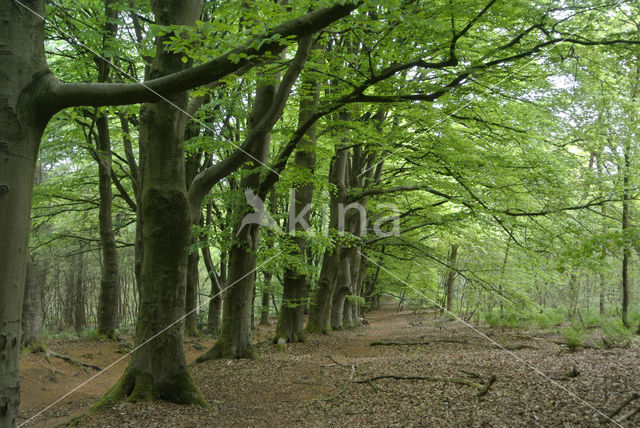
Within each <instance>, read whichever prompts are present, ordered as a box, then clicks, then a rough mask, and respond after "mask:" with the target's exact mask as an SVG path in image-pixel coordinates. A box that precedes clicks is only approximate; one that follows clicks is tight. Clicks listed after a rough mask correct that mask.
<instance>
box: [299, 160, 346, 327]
mask: <svg viewBox="0 0 640 428" xmlns="http://www.w3.org/2000/svg"><path fill="white" fill-rule="evenodd" d="M348 155H349V152H348V150H347V149H344V148H336V154H335V156H334V158H333V159H332V162H331V168H330V171H329V182H330V183H331V184H334V185H335V186H336V187H337V188H338V194H337V195H335V194H333V193H332V194H331V200H330V206H329V208H330V213H329V231H330V234H332V233H335V232H336V230H337V229H338V223H339V215H340V214H339V210H338V206H339V204H340V203H341V202H342V201H344V197H345V180H346V174H347V161H348V158H349V156H348ZM340 258H341V246H340V244H339V243H336V245H335V247H334V248H329V249H327V250H326V251H325V253H324V257H323V259H322V268H321V270H320V278H319V279H318V287H317V289H316V293H315V297H314V299H313V301H312V303H311V310H310V311H309V321H308V322H307V332H309V333H321V334H326V333H328V331H329V329H330V328H331V327H332V325H333V324H332V323H331V314H332V310H333V309H332V306H333V301H334V292H335V287H336V281H337V276H338V271H339V270H340V264H341V261H340ZM341 307H342V306H341ZM341 326H342V323H340V327H341Z"/></svg>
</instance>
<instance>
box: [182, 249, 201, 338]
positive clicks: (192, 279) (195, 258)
mask: <svg viewBox="0 0 640 428" xmlns="http://www.w3.org/2000/svg"><path fill="white" fill-rule="evenodd" d="M193 241H195V239H193V240H192V243H193ZM199 263H200V257H199V253H198V250H197V249H195V250H193V251H192V252H191V253H190V254H189V260H188V266H187V294H186V302H185V311H186V314H187V315H186V318H185V319H184V334H185V335H186V336H190V337H199V336H200V332H199V331H198V311H197V309H196V308H197V307H198V288H199V287H198V285H199V283H200V281H199V275H198V274H199V271H198V264H199Z"/></svg>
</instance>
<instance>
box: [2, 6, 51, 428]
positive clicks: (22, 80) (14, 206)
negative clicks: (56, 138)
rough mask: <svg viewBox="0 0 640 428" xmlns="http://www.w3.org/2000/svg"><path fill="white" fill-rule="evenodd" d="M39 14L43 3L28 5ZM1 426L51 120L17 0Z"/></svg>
mask: <svg viewBox="0 0 640 428" xmlns="http://www.w3.org/2000/svg"><path fill="white" fill-rule="evenodd" d="M29 6H30V7H31V8H32V9H33V10H34V11H36V12H37V13H40V14H44V9H45V7H44V0H35V1H31V2H29ZM0 16H1V17H2V25H0V56H2V60H1V61H0V164H1V165H2V167H0V236H1V237H2V245H1V246H0V426H3V427H4V426H13V425H15V419H16V414H17V412H18V404H19V403H20V394H19V388H20V387H19V381H20V378H19V375H18V357H19V355H20V344H21V342H22V335H21V312H22V299H23V297H24V285H25V275H26V261H27V259H26V257H27V255H28V239H29V230H30V213H31V197H32V194H33V180H34V173H35V165H36V157H37V153H38V148H39V145H40V137H41V136H42V131H43V130H44V127H45V126H46V123H47V121H48V120H49V118H50V117H51V114H52V111H48V110H47V104H46V102H45V100H44V99H39V95H41V91H42V89H43V87H42V83H43V81H45V80H47V79H46V78H47V77H49V76H50V74H49V69H48V67H47V65H46V63H45V56H44V44H43V40H44V22H43V21H42V20H41V19H40V18H39V17H37V16H35V15H33V14H32V13H28V12H26V11H25V10H24V9H23V8H22V7H21V6H20V5H19V4H17V3H16V2H9V1H3V2H0Z"/></svg>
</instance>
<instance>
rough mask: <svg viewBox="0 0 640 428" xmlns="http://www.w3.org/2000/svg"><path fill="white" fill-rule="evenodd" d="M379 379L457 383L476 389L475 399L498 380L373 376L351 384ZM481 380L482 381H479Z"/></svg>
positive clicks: (494, 376) (493, 377)
mask: <svg viewBox="0 0 640 428" xmlns="http://www.w3.org/2000/svg"><path fill="white" fill-rule="evenodd" d="M476 376H477V375H474V376H472V377H474V378H476ZM381 379H393V380H424V381H428V382H449V383H457V384H461V385H467V386H471V387H473V388H476V389H477V390H478V393H477V394H476V396H477V397H482V396H484V395H486V394H487V393H488V392H489V389H491V386H492V385H493V384H494V383H495V381H496V380H497V379H498V377H497V376H496V375H491V377H489V379H488V380H487V381H486V382H484V381H483V382H482V383H478V382H474V381H473V380H471V379H469V378H447V377H439V376H397V375H382V376H375V377H370V378H366V379H360V380H356V381H354V382H353V383H368V384H372V382H374V381H376V380H381ZM480 380H482V379H480Z"/></svg>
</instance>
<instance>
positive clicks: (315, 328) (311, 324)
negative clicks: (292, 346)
mask: <svg viewBox="0 0 640 428" xmlns="http://www.w3.org/2000/svg"><path fill="white" fill-rule="evenodd" d="M305 331H306V332H307V333H309V334H327V331H326V329H324V328H323V327H322V326H321V325H320V324H318V323H317V322H316V321H315V320H313V319H311V318H309V321H307V326H306V328H305Z"/></svg>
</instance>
